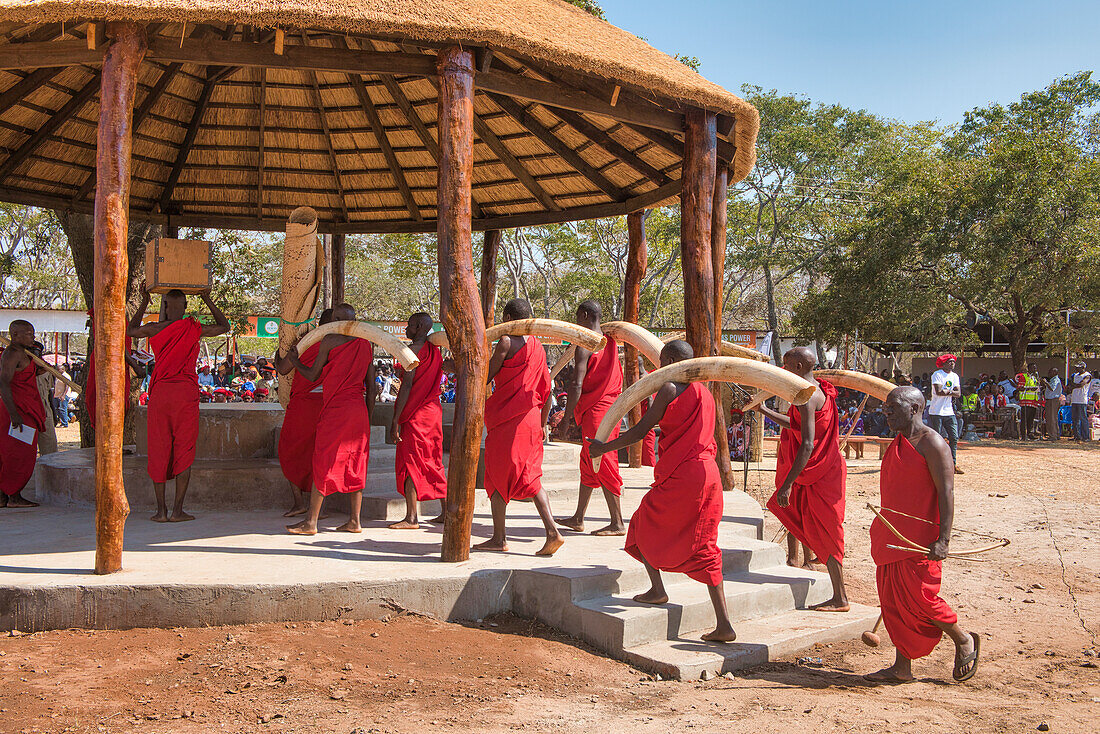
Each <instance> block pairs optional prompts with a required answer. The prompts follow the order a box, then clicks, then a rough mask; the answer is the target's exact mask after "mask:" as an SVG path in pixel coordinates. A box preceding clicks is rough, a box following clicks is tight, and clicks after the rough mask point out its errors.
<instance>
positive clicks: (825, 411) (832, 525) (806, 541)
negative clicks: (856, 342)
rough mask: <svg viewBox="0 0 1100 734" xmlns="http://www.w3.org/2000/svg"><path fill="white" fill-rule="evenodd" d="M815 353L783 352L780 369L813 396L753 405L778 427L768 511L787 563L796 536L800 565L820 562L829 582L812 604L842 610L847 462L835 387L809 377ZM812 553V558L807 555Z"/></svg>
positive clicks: (844, 609) (844, 600)
mask: <svg viewBox="0 0 1100 734" xmlns="http://www.w3.org/2000/svg"><path fill="white" fill-rule="evenodd" d="M816 362H817V357H816V356H815V355H814V353H813V352H812V351H811V350H810V349H809V348H807V347H795V348H794V349H791V350H789V351H788V352H787V353H786V354H784V355H783V368H784V369H786V370H787V371H788V372H793V373H795V374H796V375H798V376H799V377H801V378H802V379H804V380H806V381H807V382H809V383H811V384H813V385H816V386H817V390H815V391H814V394H813V397H811V398H810V399H809V401H807V402H806V403H805V404H803V405H797V406H795V405H792V406H791V407H790V408H789V409H788V410H787V414H786V415H781V414H779V413H776V412H775V411H774V410H772V409H770V408H768V407H766V406H764V405H761V406H760V407H759V408H757V410H759V411H760V412H762V413H764V414H765V415H767V416H768V417H769V418H771V419H772V420H773V421H775V422H776V423H778V424H779V425H780V426H782V427H783V431H782V433H781V434H780V437H779V451H778V455H777V461H776V470H775V486H776V491H775V494H773V495H772V497H771V499H770V500H768V504H767V507H768V510H770V511H771V512H772V513H773V514H774V515H775V516H776V518H777V519H778V520H779V521H780V522H781V523H783V527H785V528H787V532H788V533H789V534H790V535H789V537H788V539H787V563H789V564H790V565H792V566H793V565H795V564H796V563H797V554H798V549H797V546H796V541H799V542H801V543H802V545H803V548H804V554H803V555H804V562H803V566H804V567H807V568H809V567H810V566H811V565H813V564H814V563H824V564H825V566H826V568H827V569H828V571H829V578H830V580H831V581H832V584H833V597H832V599H830V600H829V601H827V602H824V603H823V604H818V605H817V606H815V607H813V608H814V609H816V610H818V611H822V612H847V611H848V610H849V608H850V607H849V604H848V596H847V594H846V592H845V589H844V568H843V563H844V500H845V494H844V493H845V489H846V482H847V477H848V467H847V465H846V464H845V463H844V458H843V457H842V456H841V455H840V420H839V416H838V414H837V408H836V395H837V392H836V388H835V387H833V386H832V385H831V384H830V383H828V382H826V381H825V380H816V379H814V372H813V370H814V364H815V363H816ZM811 553H812V554H813V556H812V557H811V555H810V554H811Z"/></svg>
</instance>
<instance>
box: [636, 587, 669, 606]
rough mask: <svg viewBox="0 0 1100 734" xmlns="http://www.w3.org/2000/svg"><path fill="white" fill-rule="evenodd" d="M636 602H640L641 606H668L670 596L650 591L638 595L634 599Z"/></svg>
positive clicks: (661, 592)
mask: <svg viewBox="0 0 1100 734" xmlns="http://www.w3.org/2000/svg"><path fill="white" fill-rule="evenodd" d="M634 601H636V602H638V603H639V604H667V603H668V594H666V593H664V592H663V591H654V590H653V589H650V590H649V591H647V592H645V593H642V594H637V595H636V596H635V597H634Z"/></svg>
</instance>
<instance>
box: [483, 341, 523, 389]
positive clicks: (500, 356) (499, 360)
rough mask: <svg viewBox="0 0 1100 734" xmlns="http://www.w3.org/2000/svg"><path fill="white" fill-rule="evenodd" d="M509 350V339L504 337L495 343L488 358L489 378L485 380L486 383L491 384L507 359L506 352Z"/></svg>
mask: <svg viewBox="0 0 1100 734" xmlns="http://www.w3.org/2000/svg"><path fill="white" fill-rule="evenodd" d="M520 338H522V337H520ZM511 349H512V339H511V337H509V336H507V335H505V336H502V337H501V338H500V340H499V341H497V345H496V346H495V347H493V356H492V357H490V358H489V376H488V378H486V382H487V383H488V382H492V381H493V378H494V377H496V376H497V373H498V372H500V368H501V367H503V366H504V360H505V359H507V358H508V352H509V351H510V350H511Z"/></svg>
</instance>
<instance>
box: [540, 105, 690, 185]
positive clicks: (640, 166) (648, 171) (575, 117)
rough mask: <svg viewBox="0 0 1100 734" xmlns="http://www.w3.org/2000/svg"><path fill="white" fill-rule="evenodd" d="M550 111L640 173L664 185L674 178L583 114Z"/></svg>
mask: <svg viewBox="0 0 1100 734" xmlns="http://www.w3.org/2000/svg"><path fill="white" fill-rule="evenodd" d="M548 109H549V110H550V112H551V113H552V114H553V115H554V116H555V117H557V118H558V119H559V120H561V121H562V122H564V123H565V124H567V125H569V127H571V128H573V129H574V130H576V131H577V132H579V133H580V134H581V135H583V136H585V137H586V138H588V139H589V140H591V141H593V142H594V143H596V145H598V146H600V147H601V148H603V149H604V150H606V151H607V152H608V153H610V154H611V155H613V156H614V157H616V158H618V159H619V160H621V161H622V162H623V163H625V164H626V165H628V166H630V167H631V168H633V169H634V170H635V171H637V172H638V173H640V174H642V175H643V176H646V177H647V178H650V179H652V180H654V181H656V182H658V183H660V184H662V185H664V184H666V183H668V182H669V181H671V180H672V179H671V178H670V177H669V176H668V174H666V173H665V172H664V171H662V170H660V169H659V168H657V167H656V166H654V165H652V164H651V163H649V162H648V161H645V160H643V159H642V157H641V156H639V155H638V154H637V153H635V152H634V151H632V150H631V149H630V148H627V147H626V146H625V145H623V144H622V143H620V142H619V141H618V140H615V138H613V137H611V136H610V135H609V134H607V133H606V132H605V131H603V130H601V129H600V128H599V127H597V126H596V125H594V124H592V123H591V122H589V121H588V120H586V119H585V118H584V117H583V116H582V115H579V114H577V113H576V112H573V111H572V110H563V109H558V108H556V107H550V108H548Z"/></svg>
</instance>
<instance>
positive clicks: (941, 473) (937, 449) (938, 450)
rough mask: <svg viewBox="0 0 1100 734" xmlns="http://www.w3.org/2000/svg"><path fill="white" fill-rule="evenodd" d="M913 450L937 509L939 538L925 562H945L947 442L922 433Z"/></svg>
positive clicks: (951, 501) (951, 473) (951, 487)
mask: <svg viewBox="0 0 1100 734" xmlns="http://www.w3.org/2000/svg"><path fill="white" fill-rule="evenodd" d="M916 448H917V451H919V452H920V455H921V456H923V457H924V460H925V462H926V463H927V464H928V471H929V473H930V474H931V475H932V483H933V484H935V485H936V497H937V499H938V501H939V507H940V537H939V538H938V539H937V540H936V542H935V543H933V544H932V545H931V547H930V548H929V551H930V552H929V553H928V559H929V560H931V561H942V560H943V559H944V558H947V553H948V544H949V543H950V542H951V526H952V524H953V523H954V520H955V464H954V462H953V461H952V459H951V449H950V448H948V446H947V442H946V441H944V440H943V438H942V437H940V434H939V433H936V432H935V431H932V430H927V431H925V432H924V436H923V437H922V438H921V440H919V441H918V442H917V446H916Z"/></svg>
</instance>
